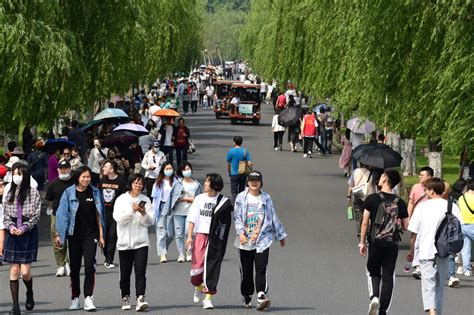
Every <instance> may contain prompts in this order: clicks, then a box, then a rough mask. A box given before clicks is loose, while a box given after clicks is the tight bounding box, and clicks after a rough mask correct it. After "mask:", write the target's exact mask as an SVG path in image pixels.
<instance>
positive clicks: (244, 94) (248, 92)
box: [234, 88, 260, 103]
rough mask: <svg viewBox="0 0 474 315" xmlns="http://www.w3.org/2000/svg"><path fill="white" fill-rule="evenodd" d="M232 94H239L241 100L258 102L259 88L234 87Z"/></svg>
mask: <svg viewBox="0 0 474 315" xmlns="http://www.w3.org/2000/svg"><path fill="white" fill-rule="evenodd" d="M234 94H235V95H237V96H239V98H240V101H241V102H255V103H259V102H260V95H259V90H258V89H257V88H236V89H235V90H234Z"/></svg>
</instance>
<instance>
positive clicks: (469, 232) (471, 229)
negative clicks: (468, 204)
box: [461, 224, 474, 272]
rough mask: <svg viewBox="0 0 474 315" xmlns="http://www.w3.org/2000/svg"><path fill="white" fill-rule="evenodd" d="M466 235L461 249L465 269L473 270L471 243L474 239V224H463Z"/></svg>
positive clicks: (465, 270)
mask: <svg viewBox="0 0 474 315" xmlns="http://www.w3.org/2000/svg"><path fill="white" fill-rule="evenodd" d="M461 228H462V234H463V235H464V246H463V247H462V250H461V256H462V265H463V271H464V272H467V271H472V270H471V245H472V241H473V240H474V224H463V225H462V226H461Z"/></svg>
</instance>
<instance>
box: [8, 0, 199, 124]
mask: <svg viewBox="0 0 474 315" xmlns="http://www.w3.org/2000/svg"><path fill="white" fill-rule="evenodd" d="M203 9H204V4H203V2H202V1H201V0H160V1H153V0H120V1H119V0H102V1H91V0H77V1H69V0H57V1H29V0H5V1H3V2H2V4H0V60H1V64H2V70H3V71H2V73H3V76H2V78H1V80H0V110H1V111H2V113H3V115H2V118H1V119H0V129H3V130H9V131H16V129H17V128H18V125H19V124H20V123H21V122H25V121H29V122H31V123H33V124H40V123H42V124H45V125H50V124H51V123H52V122H53V121H54V119H55V118H57V117H58V116H59V115H60V114H61V113H63V112H64V111H65V110H67V109H76V110H79V111H81V110H85V109H87V108H90V107H91V105H92V104H93V103H94V101H96V100H98V99H104V98H107V97H108V96H110V93H113V92H116V93H123V92H124V91H126V90H128V89H129V88H130V86H131V85H132V84H135V85H136V84H138V83H145V82H152V81H154V80H156V78H157V77H158V76H162V75H166V74H168V73H171V72H175V71H183V70H189V68H190V66H191V65H192V63H193V62H194V61H195V60H196V59H197V58H198V57H199V51H200V49H201V46H200V43H201V35H200V34H201V23H202V18H203ZM15 128H16V129H15Z"/></svg>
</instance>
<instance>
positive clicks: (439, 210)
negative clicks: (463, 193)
mask: <svg viewBox="0 0 474 315" xmlns="http://www.w3.org/2000/svg"><path fill="white" fill-rule="evenodd" d="M447 210H448V202H447V201H446V200H444V199H442V198H436V199H429V200H427V201H425V202H423V203H422V204H420V205H419V206H418V207H417V208H416V211H415V212H413V215H412V216H411V219H410V224H409V225H408V230H409V231H411V232H413V233H416V234H417V235H416V241H415V249H418V259H420V260H421V259H433V258H434V257H435V255H436V253H437V252H438V251H437V250H436V246H435V242H434V240H435V235H436V231H437V230H438V226H439V224H440V223H441V220H442V219H443V218H444V215H445V213H446V211H447ZM452 210H453V212H452V213H453V215H455V216H456V217H457V218H458V219H459V221H460V222H461V224H462V219H461V216H460V213H459V208H458V206H457V205H456V204H455V203H453V209H452Z"/></svg>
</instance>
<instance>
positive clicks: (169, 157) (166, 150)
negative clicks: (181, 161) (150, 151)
mask: <svg viewBox="0 0 474 315" xmlns="http://www.w3.org/2000/svg"><path fill="white" fill-rule="evenodd" d="M173 151H174V148H173V147H172V146H167V145H164V146H162V147H161V152H163V153H164V154H165V156H166V159H167V160H168V162H170V163H171V164H173Z"/></svg>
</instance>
